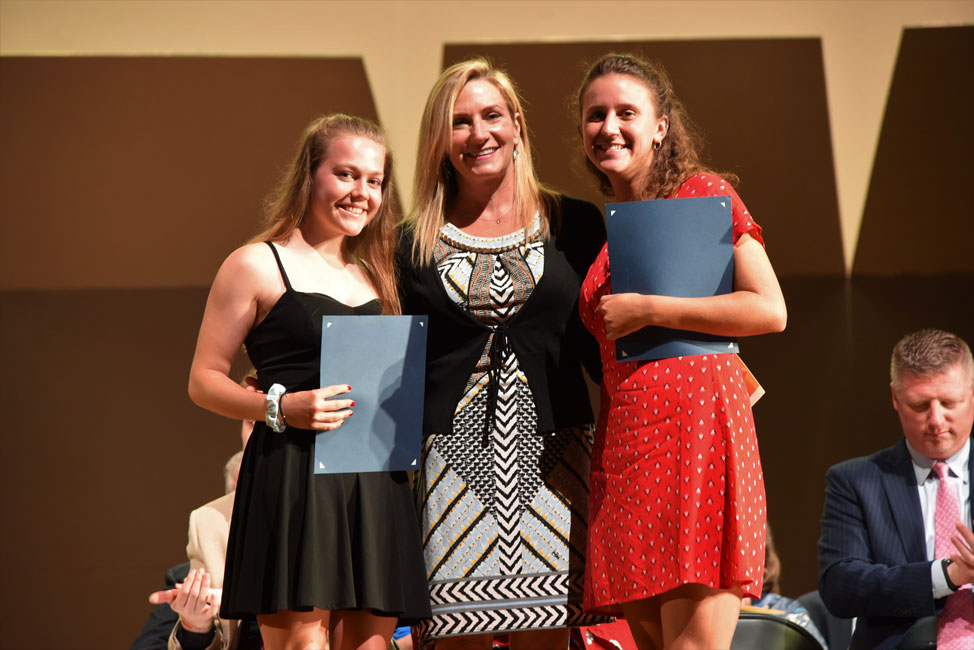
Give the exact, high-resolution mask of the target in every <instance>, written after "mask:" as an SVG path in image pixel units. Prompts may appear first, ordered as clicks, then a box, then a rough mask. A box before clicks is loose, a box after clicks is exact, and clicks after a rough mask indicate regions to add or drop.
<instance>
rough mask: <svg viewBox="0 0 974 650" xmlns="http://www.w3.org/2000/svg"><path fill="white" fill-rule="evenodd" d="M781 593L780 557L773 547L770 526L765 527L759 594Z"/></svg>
mask: <svg viewBox="0 0 974 650" xmlns="http://www.w3.org/2000/svg"><path fill="white" fill-rule="evenodd" d="M768 593H771V594H780V593H781V559H780V558H779V557H778V552H777V551H776V550H775V547H774V538H773V537H772V536H771V526H768V528H767V538H766V541H765V545H764V586H763V587H762V588H761V595H762V596H763V595H764V594H768Z"/></svg>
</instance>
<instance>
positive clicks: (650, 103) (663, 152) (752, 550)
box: [578, 54, 786, 650]
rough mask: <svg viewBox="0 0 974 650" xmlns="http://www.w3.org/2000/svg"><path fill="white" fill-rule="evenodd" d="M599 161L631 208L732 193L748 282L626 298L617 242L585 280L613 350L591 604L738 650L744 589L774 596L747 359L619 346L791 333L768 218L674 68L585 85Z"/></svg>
mask: <svg viewBox="0 0 974 650" xmlns="http://www.w3.org/2000/svg"><path fill="white" fill-rule="evenodd" d="M578 101H579V109H580V116H581V127H580V128H581V134H582V141H583V144H584V148H585V154H586V157H587V166H588V168H589V169H590V171H592V172H593V173H594V174H595V176H596V177H597V178H598V179H599V181H600V183H601V187H602V190H603V192H604V193H606V194H608V195H611V196H614V197H615V200H616V201H638V200H651V199H666V198H682V197H691V196H717V195H722V196H729V197H730V199H731V204H732V217H733V234H734V242H735V243H734V290H733V292H731V293H729V294H726V295H721V296H714V297H709V298H674V297H667V296H656V295H639V294H633V293H622V294H612V292H611V286H610V276H609V259H608V256H607V249H605V248H603V250H602V251H601V252H600V253H599V257H598V259H597V260H596V261H595V263H594V264H593V265H592V268H591V269H590V270H589V273H588V275H587V276H586V278H585V281H584V284H583V286H582V296H581V312H582V320H583V322H584V323H585V325H586V327H588V329H589V330H590V331H592V333H593V334H595V336H596V338H598V339H599V341H600V344H601V353H602V364H603V365H602V373H603V382H602V391H603V392H602V395H603V400H602V409H601V412H600V414H599V426H598V430H597V432H596V441H595V447H594V449H593V457H592V500H591V511H592V517H591V528H590V530H589V547H588V555H587V564H586V573H585V606H586V609H587V610H591V611H595V612H603V613H622V614H623V615H624V616H625V617H626V620H627V621H628V623H629V626H630V628H631V629H632V633H633V636H634V637H635V639H636V641H637V644H638V645H639V647H640V648H644V649H645V648H662V647H665V648H681V649H682V648H706V649H708V650H709V649H712V648H727V647H729V646H730V642H731V639H732V637H733V634H734V628H735V627H736V625H737V615H738V612H739V611H740V604H741V598H742V596H744V595H747V596H750V597H755V598H756V597H759V596H760V594H761V576H762V572H763V563H764V535H765V520H766V506H765V500H764V481H763V477H762V474H761V461H760V458H759V455H758V448H757V438H756V436H755V432H754V424H753V419H752V414H751V407H750V403H749V399H748V390H747V388H746V386H745V384H744V381H743V373H744V371H743V370H742V365H741V364H740V362H739V360H738V359H737V358H736V357H735V356H734V355H729V354H707V355H697V356H687V357H677V358H671V359H661V360H658V361H647V362H639V361H631V362H619V361H616V358H615V346H614V343H613V342H614V340H615V339H617V338H619V337H620V336H623V335H625V334H628V333H630V332H633V331H636V330H638V329H640V328H642V327H644V326H647V325H658V326H663V327H669V328H674V329H683V330H693V331H697V332H705V333H709V334H715V335H721V336H734V337H737V336H747V335H751V334H761V333H763V332H777V331H781V330H782V329H784V326H785V319H786V312H785V302H784V298H783V297H782V294H781V289H780V287H779V286H778V281H777V278H776V277H775V274H774V271H773V270H772V268H771V263H770V262H769V261H768V257H767V255H766V254H765V251H764V246H763V240H762V238H761V229H760V227H759V226H758V225H757V224H756V223H755V222H754V221H753V219H751V217H750V215H749V214H748V211H747V209H746V208H745V206H744V204H743V203H742V202H741V200H740V198H739V197H738V196H737V194H736V192H734V190H733V189H732V188H731V186H730V184H729V183H728V182H727V181H725V180H724V179H722V178H720V177H719V176H717V175H715V174H713V173H712V172H710V171H708V170H707V169H706V168H704V167H703V165H701V163H700V161H699V157H698V151H699V141H698V139H697V138H696V137H695V136H694V134H693V131H692V129H691V127H690V124H689V121H688V118H687V116H686V114H685V112H684V110H683V108H682V106H681V104H680V102H679V100H678V99H677V98H676V96H675V95H674V93H673V89H672V87H671V86H670V83H669V80H668V79H667V78H666V76H665V75H664V73H663V72H662V71H661V70H660V69H658V68H657V67H655V66H653V65H652V64H650V63H648V62H646V61H643V60H641V59H638V58H635V57H631V56H627V55H615V54H609V55H605V56H603V57H602V58H601V59H600V60H599V61H597V62H596V63H595V64H594V65H593V66H592V67H591V68H590V69H589V71H588V73H587V75H586V77H585V79H584V81H583V83H582V86H581V88H580V89H579V93H578Z"/></svg>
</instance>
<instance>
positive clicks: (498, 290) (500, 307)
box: [490, 257, 517, 323]
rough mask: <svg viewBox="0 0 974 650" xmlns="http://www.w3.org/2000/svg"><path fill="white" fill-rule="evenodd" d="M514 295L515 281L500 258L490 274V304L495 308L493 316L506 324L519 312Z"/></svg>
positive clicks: (492, 312)
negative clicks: (514, 301)
mask: <svg viewBox="0 0 974 650" xmlns="http://www.w3.org/2000/svg"><path fill="white" fill-rule="evenodd" d="M514 295H515V292H514V281H513V280H512V279H511V276H510V275H508V273H507V271H506V269H505V268H504V264H503V262H501V259H500V258H499V257H498V258H497V259H495V260H494V268H493V271H492V273H491V274H490V302H491V306H492V307H493V309H492V310H491V316H493V317H494V318H496V319H497V320H498V321H499V322H501V323H506V322H507V321H508V319H510V317H511V316H513V315H514V314H515V313H516V311H517V309H516V305H515V304H514V303H513V300H512V299H513V298H514Z"/></svg>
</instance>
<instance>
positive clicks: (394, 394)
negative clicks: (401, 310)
mask: <svg viewBox="0 0 974 650" xmlns="http://www.w3.org/2000/svg"><path fill="white" fill-rule="evenodd" d="M427 329H428V328H427V325H426V316H322V322H321V376H320V379H321V385H322V386H330V385H333V384H348V385H350V386H351V387H352V391H351V392H350V393H346V394H343V395H341V396H340V397H341V398H348V399H352V400H355V406H354V407H353V408H352V411H353V414H352V416H351V417H349V418H346V419H345V423H344V424H342V426H340V427H338V428H337V429H335V430H334V431H323V432H320V433H318V435H317V436H316V437H315V458H314V472H315V474H340V473H346V472H387V471H397V470H409V469H418V468H419V454H420V445H421V440H422V427H423V397H424V385H425V379H426V378H425V375H426V332H427Z"/></svg>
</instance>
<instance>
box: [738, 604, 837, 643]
mask: <svg viewBox="0 0 974 650" xmlns="http://www.w3.org/2000/svg"><path fill="white" fill-rule="evenodd" d="M758 648H774V650H822V644H820V643H819V642H818V641H817V640H816V639H815V637H814V636H812V633H811V632H809V631H808V630H806V629H805V628H803V627H802V626H801V625H798V624H796V623H792V622H791V621H789V620H788V619H786V618H784V617H782V616H778V615H777V614H766V613H763V612H741V615H740V617H739V618H738V619H737V630H736V631H735V632H734V640H733V641H732V642H731V650H756V649H758Z"/></svg>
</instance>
